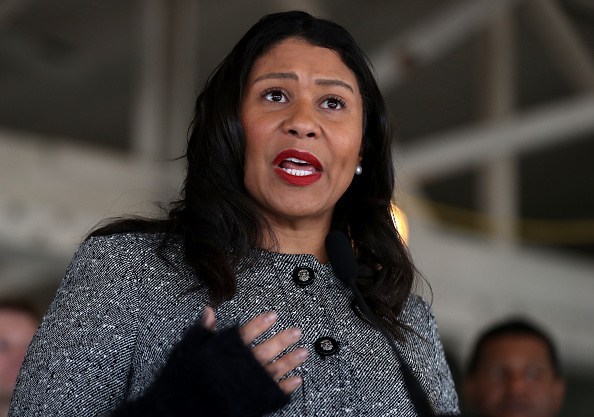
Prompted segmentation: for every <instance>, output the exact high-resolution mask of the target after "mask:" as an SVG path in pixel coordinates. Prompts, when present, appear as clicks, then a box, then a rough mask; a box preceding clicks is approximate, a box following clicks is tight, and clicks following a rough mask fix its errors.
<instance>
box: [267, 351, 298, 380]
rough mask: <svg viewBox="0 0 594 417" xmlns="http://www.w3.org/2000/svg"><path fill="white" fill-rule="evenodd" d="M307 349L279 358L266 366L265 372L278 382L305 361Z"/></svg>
mask: <svg viewBox="0 0 594 417" xmlns="http://www.w3.org/2000/svg"><path fill="white" fill-rule="evenodd" d="M307 355H308V352H307V349H305V348H299V349H295V350H294V351H292V352H289V353H287V354H286V355H283V356H281V357H280V358H279V359H277V360H275V361H274V362H272V363H270V364H268V365H267V366H266V370H267V371H268V373H269V374H270V375H271V376H272V379H274V380H275V381H278V380H279V379H281V378H282V377H283V376H285V375H286V374H288V373H289V372H291V371H292V370H293V369H295V368H297V367H298V366H299V365H301V364H302V363H303V362H304V361H305V359H307Z"/></svg>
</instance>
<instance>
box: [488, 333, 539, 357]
mask: <svg viewBox="0 0 594 417" xmlns="http://www.w3.org/2000/svg"><path fill="white" fill-rule="evenodd" d="M479 360H480V362H482V363H485V362H491V361H497V362H502V363H505V362H521V361H524V362H533V361H543V362H548V363H550V356H549V351H548V347H547V345H546V344H545V342H544V341H543V340H542V339H540V338H539V337H536V336H531V335H503V336H499V337H497V338H494V339H491V340H489V341H487V342H486V343H485V344H484V346H483V348H482V351H481V355H480V358H479Z"/></svg>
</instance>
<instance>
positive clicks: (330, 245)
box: [326, 230, 359, 284]
mask: <svg viewBox="0 0 594 417" xmlns="http://www.w3.org/2000/svg"><path fill="white" fill-rule="evenodd" d="M326 251H327V252H328V259H329V260H330V263H331V264H332V269H334V273H335V274H336V276H337V277H338V279H340V280H341V281H343V282H345V283H346V284H348V283H349V281H351V280H352V279H355V278H356V277H357V275H358V272H359V265H358V264H357V258H356V257H355V252H354V251H353V247H352V246H351V242H350V240H349V238H348V237H347V236H346V235H345V234H344V233H343V232H340V231H338V230H333V231H331V232H330V233H328V236H326Z"/></svg>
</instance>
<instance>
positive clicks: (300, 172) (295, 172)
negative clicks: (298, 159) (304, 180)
mask: <svg viewBox="0 0 594 417" xmlns="http://www.w3.org/2000/svg"><path fill="white" fill-rule="evenodd" d="M282 170H283V171H285V172H286V173H287V174H290V175H294V176H296V177H305V176H307V175H312V174H313V172H311V171H303V170H300V169H291V168H282Z"/></svg>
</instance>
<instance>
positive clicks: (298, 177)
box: [273, 149, 322, 187]
mask: <svg viewBox="0 0 594 417" xmlns="http://www.w3.org/2000/svg"><path fill="white" fill-rule="evenodd" d="M273 164H274V172H275V173H276V174H277V175H278V176H279V178H280V179H281V180H283V181H284V182H286V183H288V184H291V185H296V186H299V187H304V186H307V185H311V184H313V183H315V182H317V181H318V180H319V179H320V178H321V177H322V164H321V163H320V161H319V160H318V158H316V157H315V156H314V155H312V154H311V153H309V152H304V151H298V150H297V149H285V150H284V151H281V152H280V153H279V154H278V155H277V156H276V158H274V161H273Z"/></svg>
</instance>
